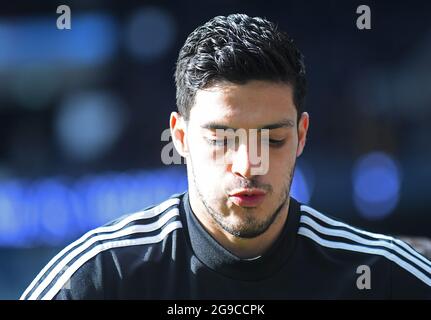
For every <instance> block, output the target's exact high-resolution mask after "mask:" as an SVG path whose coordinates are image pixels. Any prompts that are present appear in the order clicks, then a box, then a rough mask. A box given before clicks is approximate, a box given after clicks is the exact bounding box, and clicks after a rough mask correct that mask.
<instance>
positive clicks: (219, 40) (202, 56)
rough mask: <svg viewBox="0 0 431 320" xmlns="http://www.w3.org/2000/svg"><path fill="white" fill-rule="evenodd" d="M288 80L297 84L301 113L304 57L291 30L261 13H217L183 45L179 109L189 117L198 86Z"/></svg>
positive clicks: (178, 66)
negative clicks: (265, 17)
mask: <svg viewBox="0 0 431 320" xmlns="http://www.w3.org/2000/svg"><path fill="white" fill-rule="evenodd" d="M250 80H268V81H274V82H284V83H287V84H289V85H291V86H292V87H293V99H294V104H295V107H296V110H297V113H298V118H299V116H300V114H301V113H302V111H303V108H304V99H305V94H306V79H305V65H304V57H303V55H302V54H301V52H300V51H299V50H298V48H297V47H296V45H295V44H294V42H293V40H292V39H291V38H290V37H289V36H288V35H287V33H285V32H282V31H280V30H278V28H277V26H276V25H275V24H274V23H272V22H270V21H268V20H266V19H264V18H259V17H249V16H247V15H246V14H231V15H229V16H217V17H214V18H212V19H211V20H210V21H208V22H207V23H205V24H204V25H202V26H200V27H198V28H197V29H195V30H194V31H193V32H192V33H191V34H190V35H189V36H188V38H187V40H186V42H185V43H184V45H183V47H182V48H181V50H180V52H179V56H178V60H177V64H176V70H175V85H176V90H177V91H176V100H177V107H178V111H179V113H180V114H181V115H182V116H183V117H184V118H185V119H186V120H189V116H190V109H191V107H192V106H193V104H194V99H195V95H196V91H197V90H199V89H204V88H208V87H210V86H212V85H214V84H217V83H219V82H224V81H228V82H231V83H236V84H245V83H247V82H248V81H250Z"/></svg>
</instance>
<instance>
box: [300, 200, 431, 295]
mask: <svg viewBox="0 0 431 320" xmlns="http://www.w3.org/2000/svg"><path fill="white" fill-rule="evenodd" d="M298 235H300V236H302V237H305V238H307V239H308V240H311V241H312V242H313V243H314V244H315V245H316V246H319V247H321V248H324V249H327V250H337V251H338V252H339V251H341V252H343V251H344V252H349V253H353V254H354V253H358V254H365V255H367V256H374V257H376V258H378V259H383V260H386V261H387V262H388V263H389V269H388V270H391V272H393V273H394V274H395V272H396V274H397V277H398V279H395V277H393V280H394V281H398V280H399V279H400V277H401V278H402V277H404V278H406V279H409V281H412V282H417V280H420V285H424V284H425V285H426V287H427V288H430V287H431V261H430V260H429V259H427V258H426V257H425V256H423V255H421V254H420V253H419V252H417V251H416V250H415V249H413V248H412V247H411V246H410V245H408V244H407V243H406V242H404V241H402V240H400V239H398V238H396V237H392V236H388V235H384V234H378V233H373V232H369V231H366V230H363V229H360V228H356V227H354V226H351V225H349V224H347V223H345V222H342V221H340V220H338V219H336V218H333V217H331V216H329V215H327V214H323V213H321V212H319V211H317V210H315V209H313V208H311V207H309V206H307V205H301V206H300V225H299V228H298Z"/></svg>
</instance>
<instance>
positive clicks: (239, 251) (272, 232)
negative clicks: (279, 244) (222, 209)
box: [189, 190, 290, 259]
mask: <svg viewBox="0 0 431 320" xmlns="http://www.w3.org/2000/svg"><path fill="white" fill-rule="evenodd" d="M189 199H190V206H191V207H192V210H193V213H194V214H195V216H196V217H197V219H198V220H199V222H200V223H201V224H202V225H203V226H204V228H205V230H206V231H207V232H208V233H209V234H210V235H211V236H212V237H213V238H214V239H215V240H217V242H218V243H220V244H221V245H222V246H223V247H224V248H225V249H227V250H229V251H230V252H231V253H233V254H234V255H235V256H237V257H239V258H241V259H251V258H254V257H257V256H260V255H262V254H264V253H265V252H266V251H267V250H268V249H269V248H270V247H271V246H272V245H273V244H274V242H275V241H276V240H277V239H278V237H279V235H280V233H281V232H282V230H283V226H284V224H285V222H286V219H287V214H288V211H289V199H290V198H289V197H288V198H287V201H286V202H285V203H284V204H283V207H282V208H281V209H280V212H279V214H278V215H277V217H276V219H275V220H274V222H273V223H272V224H271V225H270V226H269V228H268V229H267V230H266V231H265V232H264V233H262V234H260V235H259V236H257V237H254V238H240V237H237V236H234V235H232V234H230V233H229V232H227V231H226V230H224V229H223V228H222V227H221V226H220V225H219V224H218V223H216V222H215V221H214V219H213V218H212V217H211V215H210V214H209V213H208V212H207V210H206V208H205V206H204V205H203V204H202V203H201V201H200V200H199V198H198V197H197V195H196V193H195V192H191V190H190V192H189Z"/></svg>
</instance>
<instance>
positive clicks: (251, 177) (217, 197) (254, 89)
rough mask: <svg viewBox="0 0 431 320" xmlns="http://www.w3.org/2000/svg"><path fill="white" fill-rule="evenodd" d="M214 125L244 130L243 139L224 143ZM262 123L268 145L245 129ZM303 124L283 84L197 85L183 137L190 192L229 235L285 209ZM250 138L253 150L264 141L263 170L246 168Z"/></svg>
mask: <svg viewBox="0 0 431 320" xmlns="http://www.w3.org/2000/svg"><path fill="white" fill-rule="evenodd" d="M220 128H232V129H234V130H236V129H245V132H247V136H248V139H246V140H245V141H239V142H237V144H236V145H234V147H233V148H228V147H225V146H224V143H223V142H224V136H223V135H220V134H219V133H220ZM262 128H267V129H268V131H267V132H268V133H269V143H268V144H264V141H263V140H261V139H259V137H261V136H260V134H259V131H258V133H257V137H258V139H257V140H256V139H252V138H251V136H250V134H249V133H250V132H251V130H250V129H254V130H256V129H262ZM307 128H308V115H307V114H306V113H304V114H303V115H302V117H301V119H300V123H299V124H298V123H297V112H296V108H295V105H294V103H293V92H292V88H291V86H289V85H287V84H280V83H274V82H268V81H250V82H248V83H246V84H245V85H237V84H231V83H225V84H218V85H216V86H213V87H210V88H208V89H205V90H199V91H198V92H197V94H196V98H195V105H194V106H193V108H192V109H191V111H190V117H189V121H188V124H187V126H186V130H185V137H184V138H185V139H184V141H185V142H184V143H185V144H186V145H187V155H186V157H187V170H188V177H189V187H190V190H191V193H192V194H194V195H195V196H196V197H197V198H198V202H199V204H200V205H202V207H203V208H205V211H206V212H207V213H208V214H209V215H211V217H212V218H213V220H214V221H215V222H216V223H217V224H218V225H219V226H220V227H222V228H223V229H224V230H225V231H227V232H229V233H230V234H233V235H235V236H238V237H242V238H253V237H256V236H258V235H260V234H262V233H263V232H265V231H266V230H267V229H268V227H269V226H270V225H271V223H272V222H273V221H274V220H275V218H276V217H277V215H278V213H279V212H280V211H281V209H283V208H284V209H285V206H284V204H285V203H286V201H287V199H288V195H289V192H290V186H291V182H292V176H293V172H294V168H295V162H296V157H297V156H299V155H300V153H301V152H302V149H303V146H304V143H305V137H306V132H307ZM217 129H218V130H217ZM256 142H257V144H258V145H257V148H258V150H259V149H260V148H261V146H262V145H263V144H264V145H266V146H267V149H266V150H267V152H268V156H269V157H268V160H269V163H268V164H267V166H268V170H266V173H265V174H263V175H262V174H253V172H256V170H252V168H253V167H255V166H256V162H255V161H252V160H253V159H251V156H252V155H251V152H250V144H251V143H256ZM216 154H217V155H220V154H222V155H224V156H226V159H225V161H221V162H220V159H217V157H216ZM262 159H263V160H262V161H266V160H265V159H264V157H262ZM226 160H227V161H226ZM258 165H261V166H262V164H258ZM243 192H245V193H246V194H244V193H243ZM247 192H251V194H254V195H251V196H250V195H247Z"/></svg>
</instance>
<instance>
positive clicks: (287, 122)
mask: <svg viewBox="0 0 431 320" xmlns="http://www.w3.org/2000/svg"><path fill="white" fill-rule="evenodd" d="M294 126H295V122H294V121H293V120H291V119H284V120H282V121H279V122H275V123H270V124H266V125H264V126H262V127H259V128H256V129H257V130H262V129H268V130H271V129H279V128H292V127H294ZM201 128H203V129H208V130H217V129H222V130H228V129H232V130H237V129H238V128H233V127H229V126H226V125H223V124H220V123H217V122H208V123H206V124H203V125H201Z"/></svg>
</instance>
